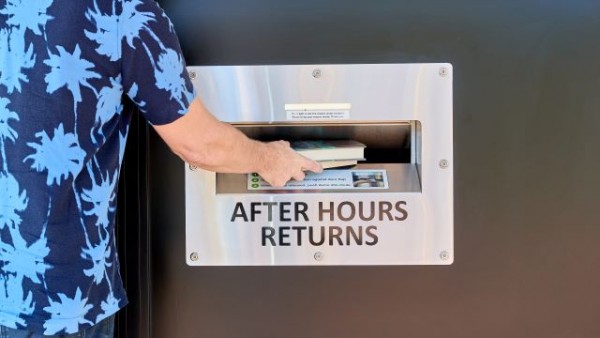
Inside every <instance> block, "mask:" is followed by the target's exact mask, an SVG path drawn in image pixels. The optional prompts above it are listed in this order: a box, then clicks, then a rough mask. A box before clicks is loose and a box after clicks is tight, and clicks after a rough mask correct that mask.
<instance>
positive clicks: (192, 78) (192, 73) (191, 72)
mask: <svg viewBox="0 0 600 338" xmlns="http://www.w3.org/2000/svg"><path fill="white" fill-rule="evenodd" d="M189 75H190V79H191V80H194V79H196V76H197V74H196V72H194V71H190V72H189Z"/></svg>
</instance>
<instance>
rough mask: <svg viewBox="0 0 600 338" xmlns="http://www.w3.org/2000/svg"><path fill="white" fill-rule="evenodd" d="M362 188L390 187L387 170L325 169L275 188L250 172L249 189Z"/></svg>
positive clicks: (309, 173)
mask: <svg viewBox="0 0 600 338" xmlns="http://www.w3.org/2000/svg"><path fill="white" fill-rule="evenodd" d="M315 189H317V190H347V189H349V190H361V189H388V179H387V172H386V171H385V170H379V169H360V170H357V169H348V170H323V172H322V173H320V174H316V173H311V172H307V174H306V177H305V178H304V180H303V181H300V182H298V181H290V182H288V183H287V184H286V185H285V186H284V187H282V188H274V187H272V186H270V185H269V184H268V183H267V182H265V181H264V180H263V179H262V178H261V177H260V176H258V174H248V190H315Z"/></svg>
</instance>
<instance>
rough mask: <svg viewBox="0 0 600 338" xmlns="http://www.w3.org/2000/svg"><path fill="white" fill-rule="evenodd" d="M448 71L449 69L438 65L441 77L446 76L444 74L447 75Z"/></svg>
mask: <svg viewBox="0 0 600 338" xmlns="http://www.w3.org/2000/svg"><path fill="white" fill-rule="evenodd" d="M449 73H450V71H449V70H448V68H446V67H440V70H439V74H440V76H441V77H446V76H448V74H449Z"/></svg>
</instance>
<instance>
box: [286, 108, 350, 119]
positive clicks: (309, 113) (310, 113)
mask: <svg viewBox="0 0 600 338" xmlns="http://www.w3.org/2000/svg"><path fill="white" fill-rule="evenodd" d="M349 118H350V111H349V110H288V111H287V119H288V121H330V120H347V119H349Z"/></svg>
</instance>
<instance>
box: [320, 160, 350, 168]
mask: <svg viewBox="0 0 600 338" xmlns="http://www.w3.org/2000/svg"><path fill="white" fill-rule="evenodd" d="M319 163H321V166H322V167H323V169H329V168H340V167H351V166H355V165H356V164H357V163H358V160H332V161H319Z"/></svg>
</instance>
